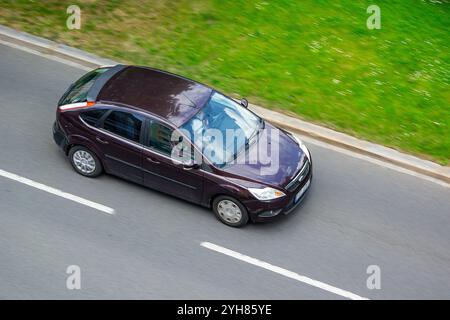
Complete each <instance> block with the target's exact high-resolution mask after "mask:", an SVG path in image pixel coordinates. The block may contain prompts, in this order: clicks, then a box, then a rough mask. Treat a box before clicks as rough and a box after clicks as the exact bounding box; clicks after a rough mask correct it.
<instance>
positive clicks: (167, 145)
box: [145, 120, 173, 156]
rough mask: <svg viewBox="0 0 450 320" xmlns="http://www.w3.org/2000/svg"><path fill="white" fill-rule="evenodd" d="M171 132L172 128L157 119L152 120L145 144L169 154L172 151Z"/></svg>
mask: <svg viewBox="0 0 450 320" xmlns="http://www.w3.org/2000/svg"><path fill="white" fill-rule="evenodd" d="M172 132H173V130H172V129H171V128H169V127H166V126H165V125H163V124H161V123H159V122H158V121H155V120H152V121H151V123H150V126H149V130H148V136H147V139H146V142H145V144H146V145H147V146H149V147H152V148H153V149H155V150H156V151H159V152H161V153H163V154H165V155H168V156H170V154H171V152H172V142H171V137H172Z"/></svg>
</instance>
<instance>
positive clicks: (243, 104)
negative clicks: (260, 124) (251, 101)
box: [240, 98, 248, 108]
mask: <svg viewBox="0 0 450 320" xmlns="http://www.w3.org/2000/svg"><path fill="white" fill-rule="evenodd" d="M240 103H241V106H243V107H244V108H248V101H247V99H245V98H242V99H241V102H240Z"/></svg>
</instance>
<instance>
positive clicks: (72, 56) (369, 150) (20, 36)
mask: <svg viewBox="0 0 450 320" xmlns="http://www.w3.org/2000/svg"><path fill="white" fill-rule="evenodd" d="M0 39H1V40H3V41H6V42H9V43H13V44H17V45H22V46H25V47H28V48H31V49H33V50H36V51H38V52H41V53H44V54H51V55H54V56H57V57H59V58H63V59H66V60H69V61H72V62H75V63H78V64H81V65H84V66H87V67H91V68H95V67H98V66H101V65H115V64H117V63H118V62H116V61H113V60H109V59H104V58H101V57H98V56H96V55H94V54H90V53H87V52H85V51H82V50H79V49H76V48H72V47H69V46H66V45H62V44H58V43H56V42H53V41H50V40H47V39H44V38H41V37H37V36H33V35H30V34H28V33H25V32H20V31H17V30H14V29H11V28H8V27H5V26H2V25H0ZM250 109H251V110H253V111H254V112H255V113H257V114H259V115H260V116H261V117H263V118H264V119H266V120H268V121H269V122H271V123H273V124H276V125H278V126H280V127H283V128H285V129H286V130H289V131H294V132H296V133H299V134H301V135H305V136H308V137H311V138H314V139H316V140H319V141H323V142H326V143H328V144H331V145H335V146H338V147H341V148H344V149H347V150H351V151H354V152H357V153H360V154H363V155H366V156H370V157H372V158H375V159H378V160H382V161H385V162H388V163H391V164H394V165H397V166H399V167H402V168H405V169H408V170H412V171H415V172H417V173H421V174H424V175H427V176H430V177H433V178H436V179H439V180H441V181H444V182H446V183H449V184H450V167H444V166H441V165H439V164H437V163H434V162H431V161H428V160H423V159H420V158H417V157H414V156H412V155H409V154H405V153H401V152H399V151H397V150H394V149H391V148H387V147H384V146H381V145H378V144H375V143H371V142H368V141H364V140H360V139H357V138H355V137H352V136H350V135H347V134H344V133H340V132H337V131H334V130H331V129H328V128H324V127H321V126H318V125H315V124H312V123H309V122H306V121H303V120H300V119H297V118H294V117H290V116H286V115H284V114H281V113H279V112H275V111H272V110H269V109H266V108H263V107H260V106H256V105H250Z"/></svg>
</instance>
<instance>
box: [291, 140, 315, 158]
mask: <svg viewBox="0 0 450 320" xmlns="http://www.w3.org/2000/svg"><path fill="white" fill-rule="evenodd" d="M292 137H293V138H294V139H295V141H297V143H298V146H299V147H300V149H302V151H303V152H304V153H305V154H306V157H307V158H308V160H309V161H311V154H310V153H309V150H308V148H307V147H306V146H305V144H304V143H303V141H302V140H300V139H299V138H297V137H296V136H294V135H292Z"/></svg>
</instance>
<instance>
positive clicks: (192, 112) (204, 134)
mask: <svg viewBox="0 0 450 320" xmlns="http://www.w3.org/2000/svg"><path fill="white" fill-rule="evenodd" d="M247 105H248V103H247V101H246V100H245V99H243V100H242V101H241V102H240V103H238V102H236V101H235V100H233V99H231V98H229V97H227V96H225V95H223V94H221V93H220V92H218V91H216V90H214V89H212V88H210V87H208V86H205V85H203V84H200V83H197V82H195V81H192V80H190V79H186V78H184V77H181V76H178V75H174V74H171V73H168V72H164V71H161V70H156V69H152V68H147V67H138V66H125V65H116V66H114V67H101V68H98V69H96V70H93V71H91V72H89V73H87V74H86V75H84V76H83V77H82V78H80V79H79V80H78V81H76V82H75V83H73V84H72V85H71V86H70V87H69V89H68V90H67V91H66V92H65V93H64V95H63V96H62V97H61V99H60V101H59V102H58V109H57V113H56V121H55V124H54V126H53V136H54V140H55V142H56V143H57V144H58V145H59V146H60V147H61V148H62V149H63V150H64V152H65V153H66V155H68V156H69V159H70V161H71V164H72V166H73V168H74V169H75V171H77V172H78V173H79V174H81V175H83V176H87V177H96V176H98V175H99V174H101V173H102V172H106V173H110V174H113V175H116V176H119V177H122V178H125V179H128V180H131V181H133V182H136V183H139V184H142V185H144V186H147V187H150V188H153V189H156V190H159V191H162V192H165V193H169V194H171V195H174V196H177V197H180V198H183V199H185V200H188V201H191V202H194V203H197V204H200V205H203V206H206V207H211V208H212V209H213V211H214V212H215V214H216V215H217V217H218V218H219V219H220V220H221V221H222V222H223V223H225V224H227V225H229V226H233V227H239V226H243V225H245V224H246V223H247V222H248V221H249V220H252V221H255V222H256V221H264V220H269V219H273V218H275V217H278V216H281V215H285V214H288V213H289V212H291V211H292V210H293V209H294V208H295V207H297V205H298V204H299V203H300V202H301V201H302V199H303V198H304V196H305V194H306V191H307V190H308V188H309V186H310V182H311V178H312V163H311V155H310V153H309V151H308V149H307V148H306V147H305V145H304V144H303V143H302V142H301V141H300V140H299V139H297V138H296V137H294V136H293V135H291V134H290V133H288V132H286V131H284V130H282V129H279V128H276V127H274V126H273V125H271V124H270V123H267V122H265V121H264V120H262V119H261V118H260V117H258V116H257V115H255V114H254V113H253V112H251V111H250V110H248V109H247Z"/></svg>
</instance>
